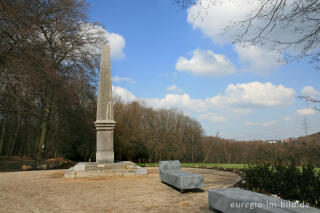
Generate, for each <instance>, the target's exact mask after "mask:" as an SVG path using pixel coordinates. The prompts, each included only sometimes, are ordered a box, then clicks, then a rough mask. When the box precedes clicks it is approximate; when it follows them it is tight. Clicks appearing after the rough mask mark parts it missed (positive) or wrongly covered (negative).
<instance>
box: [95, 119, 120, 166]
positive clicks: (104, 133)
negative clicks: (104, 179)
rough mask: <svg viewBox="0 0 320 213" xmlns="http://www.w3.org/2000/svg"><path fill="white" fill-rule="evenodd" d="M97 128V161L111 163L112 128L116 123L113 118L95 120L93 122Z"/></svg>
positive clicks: (112, 159)
mask: <svg viewBox="0 0 320 213" xmlns="http://www.w3.org/2000/svg"><path fill="white" fill-rule="evenodd" d="M94 124H95V126H96V130H97V152H96V162H97V163H113V162H114V153H113V129H114V126H115V124H116V122H115V121H113V120H97V121H96V122H94Z"/></svg>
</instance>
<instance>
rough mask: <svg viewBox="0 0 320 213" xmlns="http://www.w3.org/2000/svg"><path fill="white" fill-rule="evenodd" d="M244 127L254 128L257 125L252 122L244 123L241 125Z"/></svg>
mask: <svg viewBox="0 0 320 213" xmlns="http://www.w3.org/2000/svg"><path fill="white" fill-rule="evenodd" d="M243 124H244V125H245V126H256V125H257V123H254V122H250V121H246V122H244V123H243Z"/></svg>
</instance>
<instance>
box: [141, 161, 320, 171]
mask: <svg viewBox="0 0 320 213" xmlns="http://www.w3.org/2000/svg"><path fill="white" fill-rule="evenodd" d="M137 165H139V166H142V167H146V166H151V167H158V163H137ZM181 166H182V167H216V168H228V169H245V168H248V164H230V163H181ZM298 168H299V169H300V171H302V167H301V166H298ZM316 172H320V168H316Z"/></svg>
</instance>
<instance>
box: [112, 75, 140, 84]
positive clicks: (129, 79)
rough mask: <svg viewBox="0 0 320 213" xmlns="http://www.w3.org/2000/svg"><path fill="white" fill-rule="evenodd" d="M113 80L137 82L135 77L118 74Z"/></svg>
mask: <svg viewBox="0 0 320 213" xmlns="http://www.w3.org/2000/svg"><path fill="white" fill-rule="evenodd" d="M112 81H113V82H117V83H119V82H121V81H127V82H130V83H136V81H135V80H134V79H132V78H130V77H120V76H118V75H116V76H114V77H112Z"/></svg>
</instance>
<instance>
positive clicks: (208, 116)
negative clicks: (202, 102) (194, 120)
mask: <svg viewBox="0 0 320 213" xmlns="http://www.w3.org/2000/svg"><path fill="white" fill-rule="evenodd" d="M199 117H200V119H201V120H205V121H210V122H213V123H222V122H227V121H228V118H226V117H224V116H223V115H218V114H216V113H212V112H209V113H205V114H201V115H200V116H199Z"/></svg>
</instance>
